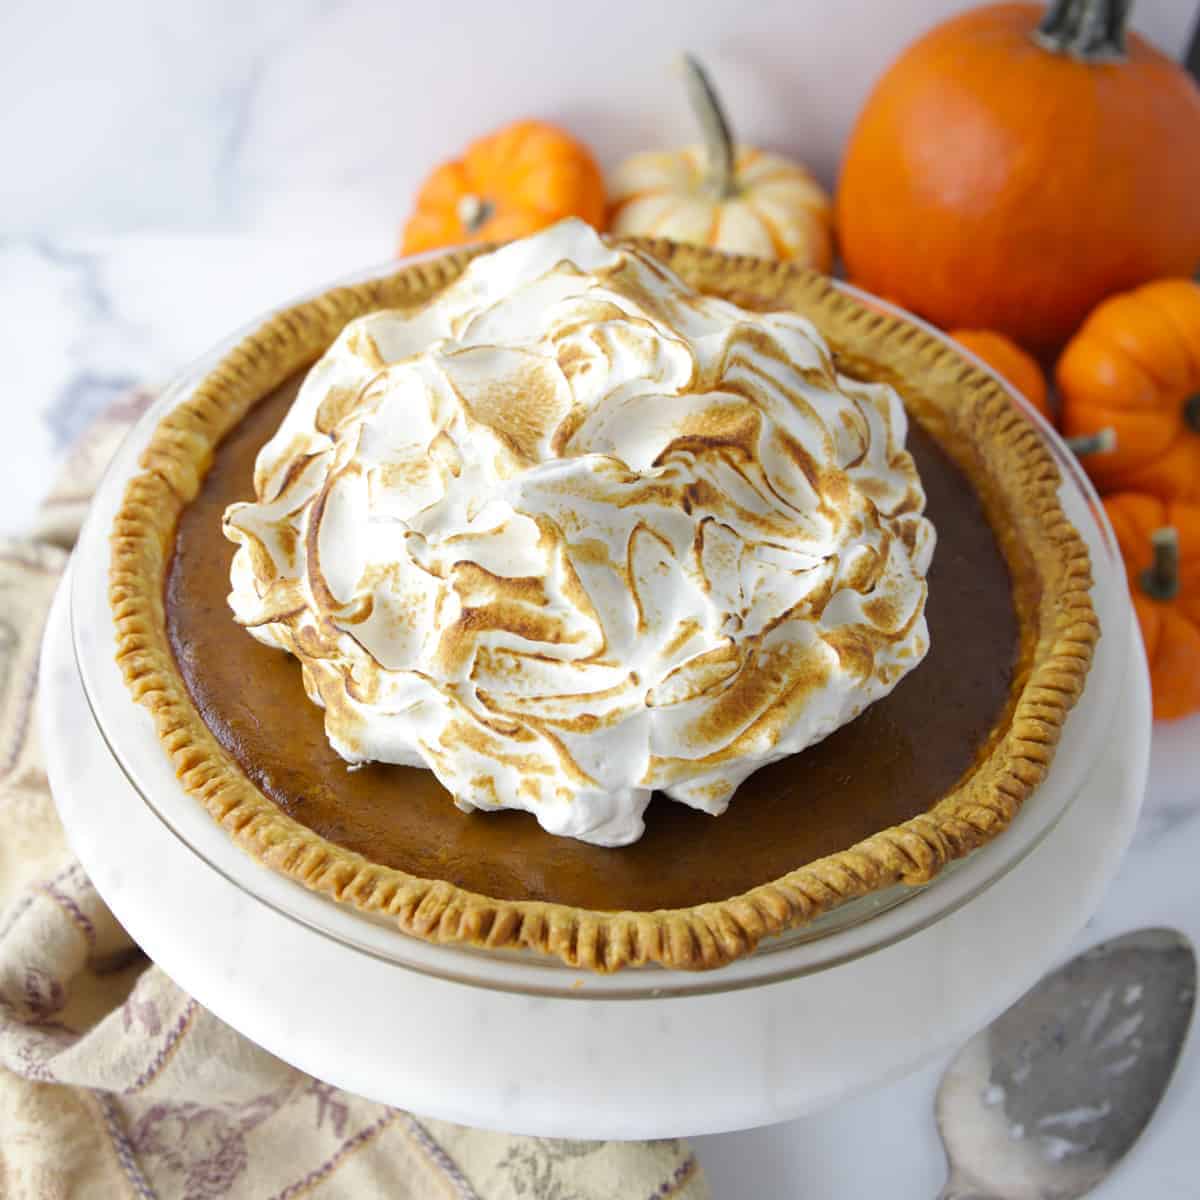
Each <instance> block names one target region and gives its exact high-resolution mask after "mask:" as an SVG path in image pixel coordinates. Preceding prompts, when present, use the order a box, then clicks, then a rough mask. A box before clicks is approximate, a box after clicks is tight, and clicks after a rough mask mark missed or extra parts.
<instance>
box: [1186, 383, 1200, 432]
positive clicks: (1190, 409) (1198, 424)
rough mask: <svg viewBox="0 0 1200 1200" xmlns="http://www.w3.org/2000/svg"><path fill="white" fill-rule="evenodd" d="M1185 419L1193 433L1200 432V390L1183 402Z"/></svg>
mask: <svg viewBox="0 0 1200 1200" xmlns="http://www.w3.org/2000/svg"><path fill="white" fill-rule="evenodd" d="M1183 419H1184V422H1185V423H1186V424H1187V427H1188V428H1189V429H1190V430H1191V431H1192V432H1193V433H1200V392H1197V393H1196V394H1195V395H1194V396H1189V397H1188V398H1187V399H1186V400H1185V401H1184V402H1183Z"/></svg>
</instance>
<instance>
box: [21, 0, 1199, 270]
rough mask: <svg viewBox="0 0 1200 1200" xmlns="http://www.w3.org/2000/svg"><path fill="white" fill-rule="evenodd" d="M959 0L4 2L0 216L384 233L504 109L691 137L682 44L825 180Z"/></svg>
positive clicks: (734, 110) (1179, 18)
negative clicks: (896, 75) (903, 55)
mask: <svg viewBox="0 0 1200 1200" xmlns="http://www.w3.org/2000/svg"><path fill="white" fill-rule="evenodd" d="M964 7H966V5H964V4H962V3H956V2H954V0H725V2H723V3H722V2H713V0H599V2H597V3H589V4H577V3H574V4H573V3H570V2H569V0H454V2H453V3H446V2H441V0H420V2H419V3H414V2H413V0H387V2H383V0H259V2H255V0H186V2H185V0H158V2H156V3H155V2H151V0H104V2H103V3H97V2H95V0H60V2H59V3H56V4H53V5H48V4H46V3H45V0H4V3H3V4H2V5H0V229H7V230H10V231H14V230H22V231H30V230H46V229H54V230H58V231H64V230H65V231H69V232H74V233H79V232H109V233H111V232H143V231H145V230H150V229H153V230H171V231H189V232H196V231H199V230H223V231H231V230H254V231H261V232H265V233H277V232H281V231H287V232H290V233H295V234H297V235H299V236H307V237H323V236H326V235H328V234H333V233H337V232H339V231H344V230H345V229H347V228H348V227H354V226H358V227H363V226H371V227H380V228H385V229H386V228H389V227H390V226H392V225H393V224H395V223H396V222H397V221H398V220H399V218H400V217H401V216H402V214H403V213H404V211H405V209H406V207H407V204H408V200H409V196H410V193H411V191H412V188H413V186H414V184H415V183H416V182H417V181H418V179H419V178H420V177H421V176H422V174H423V173H424V172H425V171H426V170H427V169H428V167H429V166H430V165H432V164H433V163H435V162H437V161H438V160H440V159H441V158H444V157H447V156H448V155H449V154H450V153H451V152H452V151H453V150H454V149H455V148H456V147H459V146H460V145H461V144H462V143H464V142H465V141H466V140H468V139H470V138H471V137H474V136H476V135H477V134H479V133H481V132H484V131H486V130H488V129H490V128H492V127H494V126H497V125H499V124H500V123H502V122H504V121H506V120H508V119H510V118H514V117H520V116H530V115H533V116H540V117H546V118H550V119H554V120H558V121H562V122H563V123H564V124H566V125H567V126H568V127H569V128H570V129H572V130H574V131H575V132H576V133H578V134H579V135H580V136H581V137H583V138H585V139H587V140H588V141H589V143H590V144H592V145H593V146H594V147H595V149H596V152H597V154H598V155H599V157H600V158H601V160H602V161H603V162H604V163H606V164H611V163H612V162H613V161H614V160H615V159H616V158H617V157H619V156H620V155H623V154H625V153H627V152H629V151H630V150H633V149H640V148H644V147H647V146H653V145H656V144H661V143H668V144H669V143H672V142H675V141H678V140H680V139H686V140H691V139H692V136H693V133H692V127H691V120H690V116H689V114H688V111H687V108H686V105H685V104H684V102H683V98H682V95H681V93H680V88H679V83H678V80H677V79H676V78H674V77H673V75H672V74H671V72H670V69H669V68H670V65H671V63H672V62H673V61H674V59H675V57H676V56H677V55H678V54H679V53H680V51H682V50H692V51H694V52H695V53H696V54H698V55H699V56H700V57H701V58H702V59H703V60H704V61H705V62H706V63H708V64H709V65H710V66H711V68H712V70H713V73H714V74H715V76H716V79H717V81H718V83H719V85H720V87H721V89H722V91H723V92H724V94H725V96H726V99H727V101H728V107H729V109H730V112H731V115H732V117H733V120H734V123H735V127H736V128H737V130H738V131H739V133H740V135H741V136H742V137H743V138H744V139H745V140H747V141H751V142H755V143H759V144H762V145H765V146H767V147H772V148H775V149H779V150H785V151H788V152H790V153H793V154H796V155H799V156H801V157H802V158H804V159H806V160H807V161H809V162H810V163H811V164H812V165H813V166H814V167H815V168H816V169H817V171H818V173H819V174H820V175H821V176H822V178H824V179H825V181H826V182H827V183H829V182H832V180H833V177H834V171H835V164H836V162H837V157H838V153H839V150H840V147H841V145H842V142H843V139H844V137H845V134H846V131H847V129H848V127H849V124H850V122H851V120H852V119H853V117H854V114H855V113H856V112H857V110H858V108H859V106H860V105H861V103H862V101H863V99H864V97H865V94H866V92H867V90H868V88H869V86H870V84H871V82H872V80H874V79H875V78H876V77H877V76H878V74H879V73H880V72H881V71H882V69H883V68H884V66H885V65H886V64H887V63H888V62H889V61H890V60H891V59H892V58H893V57H894V56H895V55H896V53H897V52H898V51H899V50H900V48H901V47H902V46H903V45H905V44H906V43H907V42H909V41H910V40H912V38H914V37H915V36H916V35H917V34H918V33H920V32H921V31H922V30H923V29H925V28H927V27H928V26H929V25H931V24H933V23H934V22H935V21H936V20H937V19H939V18H940V17H943V16H945V15H947V14H949V13H951V12H954V11H957V10H959V9H962V8H964ZM1195 11H1196V5H1195V3H1194V2H1192V0H1140V3H1138V4H1137V5H1136V7H1135V10H1134V18H1133V19H1134V24H1135V26H1137V27H1139V28H1141V29H1144V30H1145V31H1146V33H1147V34H1148V35H1149V36H1150V37H1151V38H1152V39H1153V40H1154V41H1156V42H1157V44H1158V45H1159V46H1160V47H1161V48H1162V49H1164V50H1166V51H1167V52H1168V53H1171V54H1174V55H1178V54H1179V53H1180V52H1181V51H1182V49H1183V47H1184V44H1185V42H1186V39H1187V33H1188V30H1189V28H1190V24H1191V21H1192V18H1193V16H1194V13H1195ZM385 248H386V247H384V246H381V250H382V249H385ZM350 265H353V264H350Z"/></svg>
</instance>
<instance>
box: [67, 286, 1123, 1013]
mask: <svg viewBox="0 0 1200 1200" xmlns="http://www.w3.org/2000/svg"><path fill="white" fill-rule="evenodd" d="M391 270H394V266H393V265H392V264H388V266H386V267H384V268H380V269H378V270H376V271H372V272H368V273H366V274H365V275H360V276H357V277H356V281H358V280H362V279H369V278H375V277H380V276H383V275H386V274H387V273H388V272H389V271H391ZM345 282H350V281H345ZM855 294H856V295H857V296H858V299H859V300H860V301H864V302H866V303H868V304H870V305H872V306H874V307H877V308H878V309H879V310H880V311H883V312H887V313H890V314H891V315H893V316H896V317H899V318H901V319H905V320H912V321H914V323H917V324H920V323H919V322H915V319H913V318H908V317H906V316H905V315H904V314H901V313H899V312H897V311H896V310H893V309H890V308H889V307H888V306H886V305H883V304H880V303H879V302H877V301H874V300H873V299H871V298H869V297H865V296H862V295H861V294H858V293H855ZM257 324H258V323H257V322H256V323H255V325H257ZM924 328H926V331H927V332H931V333H932V332H933V331H930V330H928V328H927V327H924ZM240 336H241V334H238V335H235V339H231V341H230V343H226V344H225V345H222V346H220V347H217V348H216V349H215V350H214V351H212V352H211V353H210V354H208V355H206V356H205V357H204V358H203V359H202V360H200V361H199V362H198V363H196V364H194V365H193V367H192V368H191V369H189V370H188V371H187V372H185V373H184V374H183V375H182V376H181V377H180V378H179V379H177V380H176V381H175V382H174V383H173V384H172V385H171V386H170V387H169V388H168V389H167V390H166V392H165V393H164V394H163V396H162V397H160V399H159V400H158V402H157V403H156V404H155V405H154V406H153V407H152V408H151V409H150V411H149V412H147V413H146V414H145V415H144V417H143V418H142V419H141V421H139V423H138V425H137V426H136V428H135V429H134V430H133V431H132V433H131V434H130V436H129V438H128V439H127V441H126V443H125V444H124V446H123V447H122V449H121V451H120V452H119V453H118V455H117V456H116V459H115V460H114V463H113V464H112V466H111V468H110V470H109V472H108V474H107V476H106V478H105V480H104V482H103V484H102V486H101V488H100V490H99V492H98V493H97V496H96V500H95V502H94V504H93V508H92V511H91V513H90V515H89V519H88V522H87V525H86V526H85V529H84V531H83V534H82V536H81V538H80V542H79V546H78V549H77V551H76V559H75V563H74V566H73V571H72V592H71V597H70V600H71V603H70V616H71V624H72V638H73V644H74V647H75V653H76V661H77V665H78V668H79V672H80V675H81V678H82V681H83V685H84V689H85V692H86V695H87V698H88V702H89V704H90V706H91V709H92V712H93V714H94V716H95V720H96V724H97V727H98V729H99V730H100V732H101V734H102V735H103V737H104V739H105V741H106V743H107V745H108V747H109V748H110V751H111V753H112V755H113V758H114V759H115V761H116V762H117V764H118V765H119V766H120V768H121V770H122V771H123V772H124V774H125V775H126V776H127V778H128V779H129V781H130V782H131V783H132V785H133V786H134V788H135V790H136V792H137V793H138V794H139V795H140V796H141V798H142V800H143V801H144V802H145V803H146V804H147V805H148V806H149V807H150V809H151V810H152V811H153V812H154V813H155V815H156V816H157V817H159V818H160V819H161V820H162V821H163V822H164V823H165V824H166V825H167V827H168V828H170V829H171V831H172V832H173V833H174V834H175V835H176V836H177V837H178V838H179V839H180V841H181V842H182V843H183V844H184V845H185V846H187V847H188V848H189V850H190V851H191V852H193V853H195V854H196V855H198V856H199V857H200V858H201V859H202V860H203V861H204V862H205V863H207V864H208V865H209V866H210V867H211V868H212V869H214V870H215V871H217V872H218V873H219V874H221V875H222V876H223V877H224V878H225V879H227V880H228V881H229V882H230V883H231V884H233V885H234V886H237V887H239V888H241V889H242V890H243V891H245V892H247V893H248V894H250V895H252V896H254V897H255V898H256V899H257V900H259V901H261V902H262V903H265V904H267V905H269V906H271V907H272V908H273V909H275V910H276V911H278V912H280V913H282V914H284V915H286V916H287V917H289V918H290V919H293V920H296V921H298V922H300V923H301V924H303V925H305V926H307V927H308V928H310V929H312V930H315V931H317V932H318V933H320V934H321V935H322V936H327V937H330V938H333V939H335V940H336V941H338V942H340V943H342V944H344V945H346V946H348V947H352V948H353V949H355V950H357V951H361V952H363V953H367V954H371V955H374V956H376V957H379V958H383V959H385V960H387V961H389V962H394V963H395V964H397V965H398V966H401V967H404V968H407V969H411V970H417V971H422V972H425V973H428V974H432V975H436V976H439V977H442V978H449V979H454V980H456V981H458V982H462V983H467V984H475V985H479V986H484V987H494V988H502V989H504V990H510V991H517V992H530V993H536V994H553V995H562V996H572V995H580V996H587V997H589V998H596V997H597V996H598V995H603V996H604V997H606V998H610V997H611V998H614V999H616V998H622V999H625V998H644V997H647V996H656V995H682V994H694V993H704V992H711V991H725V990H728V989H732V988H738V987H748V986H753V985H756V984H761V983H767V982H773V981H777V980H780V979H786V978H791V977H794V976H797V975H802V974H805V973H809V972H812V971H816V970H821V969H825V968H828V967H830V966H833V965H836V964H838V963H841V962H845V961H848V960H850V959H853V958H856V957H859V956H861V955H863V954H866V953H869V952H871V951H873V950H876V949H879V948H881V947H883V946H888V945H891V944H893V943H895V942H897V941H899V940H902V939H903V938H905V937H908V936H911V935H912V934H914V933H916V932H918V931H919V930H922V929H924V928H926V927H928V926H929V925H930V924H932V923H934V922H936V921H937V920H939V919H941V918H942V917H944V916H945V915H947V914H948V913H951V912H953V911H955V910H956V909H958V908H959V907H961V906H962V905H964V904H966V903H967V902H969V901H970V900H971V899H972V898H973V897H975V896H977V895H979V894H980V893H981V892H982V891H984V890H985V889H986V888H987V887H989V886H991V884H993V883H994V882H995V881H996V880H998V879H1000V878H1002V877H1003V876H1004V875H1005V874H1006V873H1007V872H1008V871H1009V870H1011V869H1012V867H1014V866H1015V865H1016V864H1017V863H1019V862H1020V861H1021V860H1022V859H1023V858H1024V857H1025V855H1027V854H1028V853H1029V852H1030V851H1031V850H1032V849H1033V848H1034V847H1035V846H1037V845H1038V844H1039V842H1040V841H1041V840H1042V838H1044V837H1045V836H1046V834H1047V833H1048V832H1049V831H1050V830H1051V829H1053V828H1054V826H1055V824H1056V823H1057V822H1058V820H1059V819H1061V817H1062V815H1063V814H1064V813H1065V812H1066V811H1067V808H1068V806H1069V805H1070V804H1071V803H1072V802H1073V801H1074V799H1075V796H1076V793H1077V791H1078V789H1079V785H1080V783H1081V781H1082V779H1083V778H1084V775H1085V770H1086V767H1087V765H1088V764H1090V763H1091V762H1092V761H1094V758H1095V755H1096V750H1097V747H1098V746H1099V745H1100V744H1101V739H1104V738H1106V737H1107V736H1108V732H1109V729H1110V726H1111V724H1112V721H1113V709H1114V705H1113V698H1114V696H1115V695H1116V693H1117V691H1118V690H1119V688H1120V687H1121V685H1122V679H1121V672H1122V671H1123V670H1124V669H1125V668H1126V666H1127V662H1128V654H1127V643H1126V640H1125V639H1127V638H1128V637H1129V633H1130V619H1129V606H1128V603H1127V601H1126V599H1125V596H1124V576H1123V572H1122V570H1121V566H1120V560H1119V556H1118V555H1117V552H1116V549H1115V545H1114V543H1113V539H1112V536H1111V532H1110V531H1109V530H1108V528H1107V525H1106V523H1105V520H1104V517H1103V512H1102V510H1101V508H1100V506H1099V503H1098V501H1097V499H1096V497H1095V495H1094V493H1093V492H1092V491H1091V489H1090V486H1089V485H1088V483H1087V481H1086V479H1085V478H1084V477H1083V476H1082V473H1081V472H1080V471H1079V469H1078V466H1077V464H1076V463H1075V461H1074V459H1073V457H1072V456H1071V455H1070V453H1069V451H1067V450H1066V448H1065V447H1064V446H1063V445H1062V444H1061V442H1060V441H1059V440H1058V439H1057V438H1056V437H1055V435H1054V434H1053V433H1052V432H1051V431H1050V430H1049V429H1048V427H1046V426H1045V425H1044V423H1042V422H1041V421H1040V419H1039V418H1037V417H1036V416H1035V417H1032V418H1031V419H1033V420H1034V421H1035V423H1036V424H1038V426H1039V428H1040V429H1041V430H1042V431H1043V434H1044V436H1045V437H1046V439H1047V442H1048V444H1049V445H1050V447H1051V451H1052V453H1053V454H1054V456H1055V458H1056V460H1057V461H1058V463H1059V466H1060V470H1061V473H1062V477H1063V483H1062V497H1061V498H1062V502H1063V506H1064V508H1065V509H1066V511H1067V514H1068V515H1069V516H1070V517H1071V519H1072V520H1073V521H1074V523H1075V524H1076V526H1077V527H1078V528H1079V529H1080V531H1081V532H1082V533H1083V534H1084V536H1085V538H1086V539H1087V541H1088V543H1089V546H1090V549H1091V553H1092V558H1093V564H1094V573H1095V583H1094V588H1093V603H1094V605H1095V608H1096V611H1097V613H1098V615H1099V618H1100V623H1101V628H1102V631H1103V635H1102V638H1101V641H1100V644H1099V647H1098V649H1097V654H1096V658H1095V661H1094V663H1093V667H1092V672H1091V675H1090V677H1089V680H1088V684H1087V687H1086V688H1085V691H1084V694H1083V696H1082V698H1081V699H1080V701H1079V704H1078V705H1077V707H1076V709H1075V710H1074V711H1073V713H1072V715H1071V717H1070V719H1069V721H1068V724H1067V726H1066V729H1065V731H1064V735H1063V740H1062V743H1061V745H1060V748H1059V751H1058V754H1057V756H1056V758H1055V761H1054V765H1053V767H1052V769H1051V772H1050V774H1049V775H1048V776H1047V778H1046V779H1045V780H1044V782H1043V783H1042V784H1041V785H1040V786H1039V788H1038V789H1037V791H1036V792H1035V793H1034V795H1033V796H1031V797H1030V799H1029V800H1028V801H1027V802H1026V803H1025V805H1024V806H1023V808H1022V810H1021V812H1020V813H1019V815H1018V817H1017V819H1016V820H1015V821H1014V823H1013V825H1012V827H1011V828H1010V829H1009V830H1008V831H1007V832H1005V834H1004V835H1003V836H1002V837H999V838H997V839H996V840H995V841H994V842H992V843H989V844H988V845H986V846H984V847H982V848H981V849H979V850H977V851H976V852H975V853H974V854H972V855H970V856H969V857H968V858H966V859H964V860H961V861H960V862H957V863H955V864H952V865H951V866H949V867H948V868H946V869H945V870H944V871H943V872H942V873H941V874H940V875H939V876H938V877H937V878H936V879H935V880H934V881H933V882H932V883H930V884H928V885H925V886H923V887H920V888H914V887H908V886H897V887H893V888H890V889H887V890H885V891H881V892H876V893H872V894H871V895H869V896H866V897H863V898H861V899H859V900H854V901H850V902H848V903H846V904H843V905H842V906H840V907H838V908H836V909H834V910H832V911H830V912H828V913H827V914H825V915H824V916H822V917H819V918H818V919H816V920H814V921H813V922H811V923H809V924H808V925H806V926H803V927H801V928H798V929H795V930H792V931H790V932H789V933H787V934H786V935H783V936H780V937H777V938H773V939H768V940H765V941H764V942H763V943H762V945H761V946H760V947H759V948H758V950H757V952H756V953H754V954H753V955H751V956H750V957H749V958H747V959H745V960H742V961H739V962H736V963H734V964H731V965H730V966H727V967H724V968H721V969H720V970H718V971H716V972H715V973H703V974H689V973H684V972H673V971H667V970H662V969H659V968H645V969H641V970H633V971H626V972H623V973H621V974H619V975H614V976H599V975H598V976H591V975H588V976H585V977H581V976H580V973H579V972H578V971H576V970H574V969H572V968H570V967H567V966H563V965H561V964H558V963H556V962H553V961H550V960H547V959H544V958H541V957H537V956H533V955H526V954H523V953H517V952H497V951H492V950H489V951H486V952H483V951H477V950H472V949H469V948H461V947H456V946H446V945H430V944H426V943H424V942H419V941H417V940H415V939H413V938H410V937H408V936H406V935H404V934H402V933H401V932H399V931H398V930H396V929H395V928H394V927H393V926H392V925H391V924H390V923H389V922H388V921H387V920H386V918H373V917H371V916H367V915H364V914H362V913H359V912H356V911H353V910H351V909H350V908H348V907H345V906H342V905H339V904H337V903H336V902H334V901H332V900H328V899H326V898H325V897H323V896H321V895H318V894H316V893H314V892H309V891H307V890H305V889H304V888H302V887H301V886H299V885H298V884H295V883H292V882H291V881H289V880H288V879H286V878H284V877H282V876H280V875H277V874H275V873H274V872H272V871H270V870H269V869H268V868H266V867H263V866H260V865H259V864H258V863H257V862H255V861H254V860H252V859H251V858H249V857H248V856H247V855H245V854H244V853H243V852H242V851H241V850H239V849H238V847H237V846H236V845H235V844H234V842H233V841H232V840H231V839H230V838H229V836H228V834H227V833H226V832H225V831H224V830H223V829H221V828H220V827H219V826H218V825H217V824H216V823H215V822H214V821H213V820H212V819H211V818H210V817H209V815H208V814H207V813H206V812H205V811H204V810H203V809H202V807H201V806H200V805H199V804H198V803H197V802H196V801H195V800H194V799H193V798H192V797H190V796H189V795H188V794H187V793H186V792H185V791H184V790H183V788H182V787H181V786H180V785H179V783H178V782H177V780H176V779H175V776H174V772H173V769H172V767H171V764H170V762H169V760H168V758H167V756H166V754H165V753H164V752H163V749H162V747H161V744H160V742H159V740H158V737H157V735H156V734H155V732H154V729H153V726H152V723H151V720H150V718H149V716H148V715H147V714H146V713H145V712H143V711H142V710H141V709H140V708H138V707H137V706H135V705H133V702H132V700H131V698H130V695H129V692H128V690H127V688H126V686H125V684H124V683H123V681H122V679H121V677H120V673H119V671H118V669H117V666H116V663H115V660H114V629H113V621H112V617H111V613H110V609H109V604H108V598H107V582H108V561H109V546H108V530H109V528H110V527H111V523H112V518H113V514H114V512H115V511H116V508H117V506H118V505H119V502H120V498H121V496H122V494H123V492H124V489H125V486H126V483H127V481H128V480H129V478H130V477H131V475H132V474H133V473H135V472H136V470H137V460H138V457H139V454H140V452H141V450H142V448H143V447H144V445H145V443H146V440H147V438H148V436H149V434H150V432H151V431H152V430H153V428H154V427H155V426H156V425H157V424H158V422H159V421H160V420H161V418H162V417H163V415H164V414H165V413H166V412H167V411H169V410H170V409H171V408H172V407H173V406H174V405H176V404H178V403H180V402H181V401H182V400H183V399H184V398H185V397H186V396H187V395H188V394H189V392H190V391H191V389H193V388H194V387H195V386H196V384H197V382H198V381H199V380H200V379H202V378H203V377H204V376H205V374H207V372H208V371H209V370H211V368H212V367H213V366H214V365H215V364H216V362H217V361H218V360H219V359H220V357H221V356H222V354H223V353H224V351H225V350H226V349H227V348H228V345H230V344H232V341H234V340H236V338H238V337H240ZM935 336H940V335H936V334H935Z"/></svg>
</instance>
